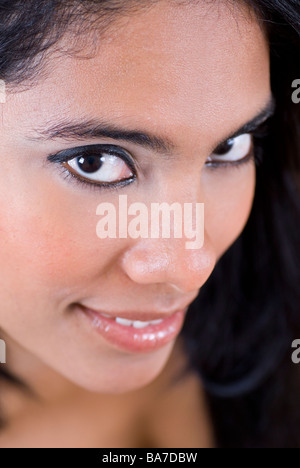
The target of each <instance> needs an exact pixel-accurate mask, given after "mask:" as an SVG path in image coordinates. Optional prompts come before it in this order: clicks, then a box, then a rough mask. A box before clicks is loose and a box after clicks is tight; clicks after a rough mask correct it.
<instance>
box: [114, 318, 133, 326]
mask: <svg viewBox="0 0 300 468" xmlns="http://www.w3.org/2000/svg"><path fill="white" fill-rule="evenodd" d="M116 322H117V323H119V324H120V325H124V326H125V327H130V326H131V325H132V320H127V319H123V318H119V317H117V318H116Z"/></svg>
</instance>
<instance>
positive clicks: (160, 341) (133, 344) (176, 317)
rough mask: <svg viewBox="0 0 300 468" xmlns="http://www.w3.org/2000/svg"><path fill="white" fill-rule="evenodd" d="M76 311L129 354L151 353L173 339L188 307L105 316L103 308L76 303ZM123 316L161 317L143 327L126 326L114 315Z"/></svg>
mask: <svg viewBox="0 0 300 468" xmlns="http://www.w3.org/2000/svg"><path fill="white" fill-rule="evenodd" d="M78 310H79V311H80V312H81V313H82V314H83V315H84V316H85V317H86V318H87V319H88V320H89V322H90V325H91V327H92V328H93V329H94V330H95V331H96V332H97V333H99V334H100V335H101V336H102V337H103V338H104V339H105V340H106V341H107V342H108V343H109V344H111V345H112V346H113V347H116V348H118V349H120V350H122V351H129V352H131V353H147V352H153V351H155V350H158V349H160V348H162V347H163V346H165V345H166V344H168V343H170V342H171V341H172V340H174V339H175V338H176V337H177V336H178V335H179V333H180V331H181V329H182V326H183V322H184V318H185V314H186V312H187V308H185V309H182V310H177V311H176V312H174V313H172V314H169V315H168V316H166V314H162V313H158V312H156V313H154V312H151V313H150V312H149V313H140V314H138V313H136V312H126V313H125V312H123V313H119V312H118V313H117V314H113V313H110V314H109V315H110V316H111V318H108V317H104V316H103V315H102V314H107V315H108V313H107V312H105V311H101V312H99V311H95V310H93V309H89V308H87V307H85V306H82V305H79V306H78ZM116 317H119V318H126V319H128V320H138V321H147V322H148V321H153V320H162V321H161V323H159V324H156V325H152V324H150V325H148V326H146V327H144V328H140V329H139V328H134V327H133V326H130V327H126V326H124V325H120V324H119V323H117V322H116V321H115V320H114V318H116Z"/></svg>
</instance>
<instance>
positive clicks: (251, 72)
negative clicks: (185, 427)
mask: <svg viewBox="0 0 300 468" xmlns="http://www.w3.org/2000/svg"><path fill="white" fill-rule="evenodd" d="M145 25H147V27H146V26H145ZM64 40H65V41H66V43H68V40H69V41H70V39H68V38H67V37H66V38H65V39H64ZM47 69H48V74H47V76H46V77H45V78H43V79H41V80H40V81H37V83H36V85H35V86H33V87H31V88H30V89H28V90H26V91H23V92H20V93H11V94H10V93H8V96H7V101H6V103H5V104H3V105H2V118H1V132H0V135H1V136H0V139H1V164H2V171H1V173H0V193H1V200H2V202H1V205H0V223H1V224H0V263H1V268H2V279H1V284H0V301H1V305H2V307H1V310H0V327H1V329H2V330H3V331H4V336H5V339H6V341H7V344H8V347H9V349H10V353H11V354H10V360H9V366H10V369H12V370H13V371H14V372H16V374H17V375H18V376H21V377H22V378H24V379H25V380H26V381H27V382H28V383H29V385H31V386H32V387H33V388H34V389H35V390H37V393H38V394H39V395H40V396H41V398H42V399H43V400H44V401H45V408H47V404H48V412H49V407H50V406H49V405H50V403H51V408H52V409H53V408H56V409H57V408H58V407H55V404H54V402H55V401H56V400H55V399H56V398H58V395H59V398H60V402H61V401H64V404H60V406H59V411H57V412H56V413H57V414H56V420H57V418H59V417H62V416H59V415H64V411H66V406H67V405H66V401H68V402H70V401H71V402H74V405H75V400H74V399H72V395H76V404H78V401H79V402H80V404H83V402H86V401H87V399H89V398H91V392H95V393H92V395H93V397H92V399H93V408H95V407H96V406H97V404H101V401H103V399H106V400H105V401H107V402H108V405H110V406H109V407H110V408H111V410H112V411H113V408H112V407H114V411H115V414H116V417H117V418H121V417H122V416H121V413H122V409H121V407H122V408H123V405H119V406H118V404H117V402H118V401H119V402H121V401H123V400H122V398H123V395H122V394H125V393H126V392H134V393H133V394H134V395H135V397H134V398H131V399H130V403H129V404H128V407H129V408H134V406H135V405H136V408H138V407H142V405H140V406H139V405H138V404H137V403H136V402H137V401H138V398H137V395H139V394H140V395H144V397H143V398H144V399H143V402H144V401H147V399H149V398H150V397H149V395H151V391H150V389H153V388H156V387H155V385H158V382H160V379H161V378H162V377H160V374H161V372H162V370H163V369H164V368H165V369H168V367H165V366H168V364H167V363H168V360H169V358H170V356H171V353H173V351H174V350H173V348H174V344H175V340H172V342H171V343H168V344H167V345H165V346H163V347H162V348H161V349H158V350H156V351H154V352H148V353H129V352H124V351H123V350H120V349H118V348H117V347H115V346H112V345H111V344H110V343H108V342H106V341H105V340H104V339H103V338H102V337H101V336H99V334H98V333H97V332H96V331H95V330H94V329H93V328H92V327H91V326H90V324H89V323H88V322H87V321H86V320H85V319H84V317H83V316H82V315H81V314H80V313H77V312H75V311H74V309H73V307H72V306H73V304H75V303H80V304H82V305H84V306H86V307H90V308H94V309H96V310H100V309H101V310H103V311H105V312H106V313H108V314H109V313H116V315H118V314H117V312H119V313H122V312H125V311H134V312H136V313H139V311H141V320H143V318H142V316H143V313H145V312H146V311H148V312H149V311H152V312H153V313H154V312H157V314H158V315H165V316H168V315H170V314H171V313H173V312H174V311H176V310H178V309H182V308H185V307H186V306H187V305H188V304H190V303H191V302H192V301H193V299H194V298H195V297H196V296H197V294H198V292H199V289H200V288H201V287H202V286H203V285H204V283H205V282H206V281H207V279H208V277H209V276H210V274H211V272H212V271H213V269H214V266H215V264H216V262H217V260H218V259H219V258H220V257H221V256H222V254H223V253H224V252H225V251H226V250H227V249H228V248H229V246H230V245H231V244H232V243H233V242H234V241H235V240H236V238H237V237H238V236H239V234H240V233H241V231H242V230H243V228H244V226H245V224H246V222H247V219H248V217H249V214H250V211H251V206H252V202H253V196H254V191H255V165H254V161H253V160H252V159H250V160H249V161H247V162H243V163H241V164H239V165H236V164H227V165H226V166H225V165H223V166H222V165H219V166H217V165H215V166H211V165H209V164H207V162H208V161H209V157H210V156H211V155H212V153H213V152H214V150H215V149H216V148H217V147H218V146H219V144H220V143H221V142H223V140H225V139H227V138H228V137H229V136H231V135H232V134H234V133H235V132H236V130H238V129H239V128H240V127H241V126H243V125H244V124H246V123H247V122H248V121H250V120H252V119H253V118H254V117H255V116H256V115H258V114H259V113H260V112H261V111H262V110H263V109H264V108H265V107H266V106H267V104H268V103H269V101H270V98H271V90H270V73H269V50H268V44H267V41H266V39H265V36H264V34H263V32H262V30H261V28H260V26H259V25H258V23H257V21H256V20H255V19H254V15H253V13H250V11H249V10H248V9H247V8H246V7H245V6H242V5H241V6H240V7H239V9H237V8H236V9H235V10H234V12H233V8H229V5H228V4H227V2H224V3H223V2H218V6H217V7H216V6H215V5H214V6H212V5H206V4H205V3H203V2H199V3H198V2H196V3H194V2H193V3H192V4H182V5H180V6H179V5H177V4H173V3H172V2H164V1H161V2H158V3H156V4H155V5H154V6H153V7H152V8H150V9H149V10H147V11H144V12H140V13H138V14H135V15H133V16H131V17H130V18H122V19H118V20H117V21H116V22H115V23H114V26H113V28H111V31H110V32H109V33H107V34H106V36H105V37H103V38H101V40H99V48H98V50H97V53H96V54H95V56H94V57H92V58H89V59H88V60H85V59H80V58H78V57H74V56H63V57H57V56H53V57H52V58H49V59H48V63H47ZM79 120H88V121H97V122H98V123H99V122H105V123H109V124H110V125H111V126H112V125H113V126H115V127H118V128H119V127H120V128H123V129H125V130H127V131H132V130H134V131H137V130H138V131H140V132H144V133H149V134H151V135H154V136H156V137H159V138H161V139H164V140H166V141H168V142H170V143H171V145H172V148H171V150H170V151H168V152H167V151H166V152H165V153H163V152H162V151H160V152H158V151H155V150H154V149H150V148H146V147H142V146H141V145H138V144H136V143H134V142H133V141H131V142H129V141H122V140H116V139H113V138H108V137H106V138H92V137H89V138H83V137H81V138H80V139H79V138H77V139H76V138H75V137H73V138H68V139H66V138H65V139H58V138H56V139H55V138H54V139H52V140H50V139H47V140H42V138H41V134H42V133H43V132H45V130H46V129H47V128H48V127H53V126H56V127H59V125H61V124H62V121H64V122H65V121H68V122H72V123H74V122H75V123H78V121H79ZM95 144H106V145H108V144H112V145H115V146H118V147H120V148H123V149H124V150H126V152H128V153H129V154H130V155H131V156H132V159H133V161H134V162H135V167H136V178H135V180H133V181H132V182H131V183H130V184H127V185H124V186H119V187H118V188H117V189H116V188H114V189H108V188H100V187H96V186H95V185H93V186H92V185H91V186H88V185H86V184H81V183H80V182H78V181H76V180H75V179H73V178H71V177H68V178H66V167H65V166H62V165H61V164H58V163H50V162H49V161H47V157H48V156H49V155H50V154H52V155H53V154H56V153H58V152H60V151H62V150H64V149H68V148H76V147H80V146H86V145H95ZM242 156H246V154H244V155H241V158H240V159H242ZM223 158H224V159H225V160H226V157H225V156H224V157H223ZM122 168H123V170H124V174H127V177H128V175H129V173H130V170H129V169H128V167H126V164H125V163H123V165H122ZM63 171H64V172H63ZM121 194H124V195H127V196H128V204H130V203H133V202H136V201H138V202H143V203H145V204H146V205H147V206H149V205H150V204H151V203H153V202H159V203H161V202H167V203H169V204H172V203H173V202H176V201H177V202H180V203H204V204H205V243H204V246H203V248H202V249H200V250H187V249H186V248H185V241H186V239H185V238H183V239H162V238H161V239H131V238H128V239H106V240H100V239H98V238H97V236H96V224H97V221H98V218H97V216H96V208H97V206H98V204H99V203H102V202H110V203H115V204H116V205H117V204H118V197H119V195H121ZM199 313H201V312H200V311H199ZM175 355H176V353H175ZM165 372H166V373H165V375H168V374H167V371H166V370H165ZM129 377H130V378H129ZM155 379H158V380H156V382H155ZM152 382H154V384H153V383H152ZM147 385H148V387H147ZM153 385H154V387H153ZM191 385H194V383H192V384H191ZM79 389H80V390H79ZM199 389H200V384H199ZM139 392H140V393H139ZM143 392H144V393H143ZM119 394H120V395H119ZM62 395H63V396H64V399H63V400H62V399H61V398H62ZM112 395H113V396H112ZM67 398H68V400H67ZM112 398H114V399H112ZM118 398H119V400H118ZM128 398H129V397H128ZM3 401H4V402H5V399H3ZM175 401H176V400H175ZM68 405H70V403H68ZM174 405H176V403H174ZM24 406H25V405H23V404H22V401H21V402H20V404H19V406H15V408H17V409H14V412H13V418H14V419H16V420H17V419H18V415H19V414H24V411H25V410H24ZM83 408H84V404H83ZM46 411H47V410H46V409H45V414H46ZM201 411H204V410H203V408H202V410H201ZM192 412H193V411H192V410H191V414H192ZM199 412H200V410H199ZM83 413H84V411H83ZM47 414H48V413H47ZM200 417H201V415H200V414H199V418H200ZM204 419H205V418H204ZM86 424H88V421H86ZM191 424H192V423H191ZM120 427H121V426H120ZM93 428H94V429H95V431H96V430H97V429H96V426H95V427H94V426H93ZM99 437H100V435H99ZM98 440H99V439H98ZM0 442H1V440H0ZM100 443H101V441H100ZM95 444H96V441H95ZM110 446H112V445H110ZM186 446H187V445H186Z"/></svg>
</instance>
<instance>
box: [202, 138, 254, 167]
mask: <svg viewBox="0 0 300 468" xmlns="http://www.w3.org/2000/svg"><path fill="white" fill-rule="evenodd" d="M252 145H253V138H252V135H251V134H250V133H245V134H243V135H240V136H238V137H236V138H230V139H229V140H227V141H226V142H225V143H222V145H219V146H218V148H217V149H216V150H215V151H214V152H213V154H212V155H211V156H210V157H209V158H208V160H207V164H210V163H218V162H219V163H223V162H229V163H230V162H237V161H241V160H242V159H244V158H246V156H248V155H249V154H250V152H251V149H252Z"/></svg>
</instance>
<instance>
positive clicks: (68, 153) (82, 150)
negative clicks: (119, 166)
mask: <svg viewBox="0 0 300 468" xmlns="http://www.w3.org/2000/svg"><path fill="white" fill-rule="evenodd" d="M101 153H107V154H111V155H113V156H117V157H119V158H120V159H122V160H123V161H124V162H125V163H126V164H127V165H128V167H129V168H130V170H131V171H132V172H133V174H134V175H136V165H135V162H134V160H133V157H132V156H131V155H130V153H128V152H127V151H126V150H124V149H122V148H120V147H119V146H116V145H110V144H98V145H85V146H79V147H76V148H68V149H66V150H62V151H59V152H58V153H55V154H50V155H49V156H48V157H47V160H48V161H49V162H52V163H58V164H62V163H66V162H68V161H70V160H72V159H75V158H77V157H79V156H83V155H84V154H86V155H87V156H88V155H89V156H90V155H92V154H93V155H95V156H100V155H101Z"/></svg>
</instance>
